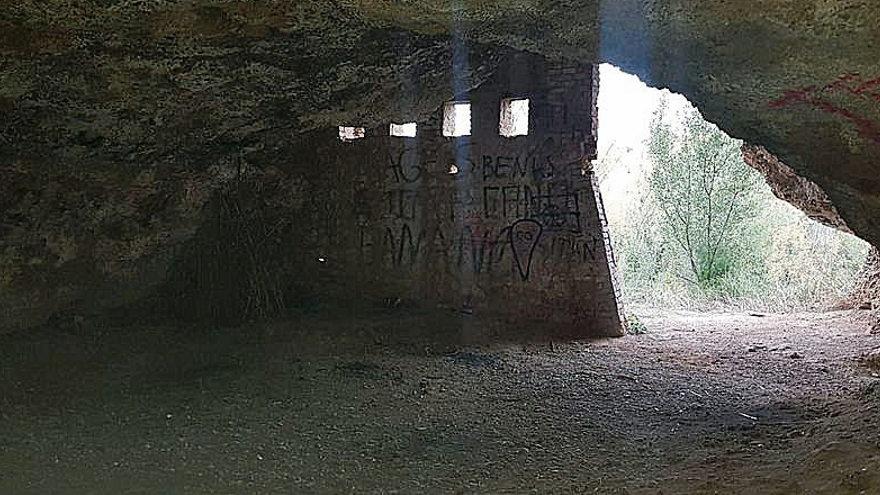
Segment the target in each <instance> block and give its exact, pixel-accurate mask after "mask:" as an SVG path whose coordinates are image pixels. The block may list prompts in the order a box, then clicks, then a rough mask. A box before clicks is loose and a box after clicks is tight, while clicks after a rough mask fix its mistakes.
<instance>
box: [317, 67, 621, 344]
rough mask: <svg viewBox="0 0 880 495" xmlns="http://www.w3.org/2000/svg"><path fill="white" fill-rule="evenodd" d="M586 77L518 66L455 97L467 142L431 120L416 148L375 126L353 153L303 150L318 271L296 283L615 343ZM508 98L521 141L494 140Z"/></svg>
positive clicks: (570, 70)
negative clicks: (524, 110) (517, 102)
mask: <svg viewBox="0 0 880 495" xmlns="http://www.w3.org/2000/svg"><path fill="white" fill-rule="evenodd" d="M597 75H598V74H597V70H596V68H595V67H594V66H591V65H583V66H580V65H574V64H560V63H553V62H547V61H545V60H543V59H540V58H536V57H529V56H518V57H516V58H514V59H511V60H510V61H509V62H508V63H507V64H505V65H504V66H503V67H502V69H501V70H500V71H499V73H498V74H497V75H496V76H495V77H494V78H493V79H492V80H491V81H490V82H488V83H486V84H484V85H482V86H481V87H479V88H476V89H474V90H472V91H470V92H468V93H466V94H459V95H455V99H456V100H467V101H470V103H471V105H472V107H471V109H472V134H471V135H470V136H462V137H456V138H450V137H445V136H443V133H442V125H443V109H442V108H441V109H438V110H437V112H435V113H434V114H433V115H432V116H431V117H430V118H428V119H426V120H425V121H423V122H419V127H418V134H417V137H415V138H401V137H392V136H388V129H387V127H383V128H379V129H368V130H367V132H366V137H365V138H363V139H358V140H355V141H352V142H341V141H339V140H338V139H334V137H333V136H331V135H330V134H327V135H323V136H321V137H318V138H315V141H316V143H315V147H314V149H313V150H309V151H307V152H304V154H305V155H306V156H309V157H310V158H308V159H309V160H311V162H312V163H313V165H312V166H311V179H310V183H311V194H312V195H313V198H312V200H311V203H313V208H312V209H311V211H310V212H309V214H308V215H305V218H304V222H305V223H306V225H305V226H304V229H303V232H304V243H303V246H301V249H302V248H303V247H304V249H305V252H304V253H303V255H302V257H303V258H304V259H306V260H307V263H315V262H317V263H319V266H315V267H314V270H312V271H311V273H310V274H308V275H304V276H309V277H316V278H317V279H320V280H323V281H324V283H322V285H323V286H324V288H325V289H326V288H327V287H330V286H332V287H333V289H332V291H333V292H336V293H341V294H343V295H345V296H346V297H357V298H368V299H369V298H373V299H377V300H379V299H386V298H388V299H395V300H396V299H401V300H402V301H412V302H415V303H418V304H420V305H429V306H434V305H439V306H444V307H449V308H452V309H456V310H463V311H465V312H466V313H468V314H473V315H474V316H481V315H491V316H501V317H504V318H506V319H514V320H517V321H542V322H547V323H550V324H552V325H553V326H555V327H558V328H560V329H565V330H566V333H569V334H574V335H619V334H620V333H621V332H622V331H623V330H622V329H623V323H622V318H621V316H620V313H619V305H618V302H617V297H616V286H615V285H616V284H615V281H614V272H613V255H612V254H611V251H610V244H609V242H608V236H607V225H606V224H605V222H604V221H603V218H604V216H603V215H602V214H601V213H600V212H601V200H600V199H599V197H598V196H597V192H598V191H597V189H596V186H595V184H594V181H593V178H592V174H591V173H590V170H589V160H591V159H593V158H595V154H596V131H597V129H596V127H597V125H596V124H597V114H596V90H597V88H598V79H597ZM511 97H515V98H528V99H529V100H530V115H529V134H528V135H526V136H519V137H514V138H507V137H503V136H501V135H500V134H499V115H500V106H501V100H502V99H503V98H511ZM354 124H356V123H354ZM334 132H335V131H334ZM453 165H454V166H455V167H454V168H455V169H457V173H454V174H453V173H450V168H451V166H453ZM319 258H320V259H321V260H323V261H318V259H319ZM609 262H612V264H610V263H609Z"/></svg>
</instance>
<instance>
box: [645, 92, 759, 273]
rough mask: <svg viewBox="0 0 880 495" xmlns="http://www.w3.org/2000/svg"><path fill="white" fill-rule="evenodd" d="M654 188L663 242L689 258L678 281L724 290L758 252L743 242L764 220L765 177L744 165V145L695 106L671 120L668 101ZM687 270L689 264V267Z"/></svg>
mask: <svg viewBox="0 0 880 495" xmlns="http://www.w3.org/2000/svg"><path fill="white" fill-rule="evenodd" d="M647 144H648V155H649V157H650V159H651V161H652V162H653V166H652V168H651V171H650V175H649V177H648V186H649V190H650V192H651V194H652V195H653V198H654V200H655V202H656V205H657V207H658V208H659V210H660V211H661V212H662V219H663V222H662V225H661V230H663V231H664V235H663V238H664V239H666V240H668V241H671V243H672V246H671V247H672V248H673V249H675V250H676V251H678V254H680V255H681V256H667V261H678V262H679V263H678V265H679V266H678V267H676V268H678V269H677V270H676V272H675V273H676V275H677V276H678V277H680V278H681V279H682V280H685V281H687V282H688V283H689V284H691V285H693V286H696V287H699V288H701V289H711V288H714V287H717V285H718V284H719V282H721V281H722V280H723V279H724V277H725V276H727V274H728V273H729V272H730V271H731V270H734V269H736V268H737V267H738V266H742V261H744V260H746V259H748V258H749V257H750V255H751V252H750V251H754V250H755V249H754V248H755V247H754V246H751V245H750V243H749V242H743V240H744V238H745V237H746V236H745V235H744V234H745V230H747V228H748V224H749V221H750V220H752V219H754V218H755V217H757V216H758V215H759V214H760V207H759V206H758V204H759V202H758V201H756V195H757V194H759V193H760V186H761V176H760V174H758V173H757V172H756V171H754V170H752V169H750V168H748V167H746V166H743V164H742V156H741V154H740V150H739V147H740V143H739V142H738V141H736V140H733V139H730V137H728V136H727V135H726V134H724V132H722V131H721V130H720V129H718V128H717V127H716V126H715V125H713V124H711V123H709V122H706V121H705V120H703V118H702V116H701V115H700V113H699V112H698V111H697V110H696V109H695V108H693V107H691V108H688V109H685V110H683V111H682V113H681V115H679V116H678V118H677V119H674V120H671V119H669V118H668V104H667V102H666V99H665V98H664V99H663V100H662V102H661V104H660V106H659V107H658V108H657V110H656V111H655V113H654V118H653V120H652V122H651V136H650V138H649V139H648V143H647ZM681 265H683V266H681Z"/></svg>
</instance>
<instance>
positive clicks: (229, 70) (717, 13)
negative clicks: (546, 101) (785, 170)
mask: <svg viewBox="0 0 880 495" xmlns="http://www.w3.org/2000/svg"><path fill="white" fill-rule="evenodd" d="M512 50H513V51H515V50H526V51H530V52H535V53H539V54H543V55H545V56H548V57H551V58H553V57H567V58H571V59H576V60H578V61H581V62H595V61H607V62H611V63H614V64H616V65H619V66H620V67H622V68H623V69H625V70H628V71H630V72H633V73H636V74H638V75H639V76H640V77H641V78H642V79H644V80H645V81H646V82H647V83H649V84H651V85H654V86H661V87H669V88H670V89H672V90H674V91H678V92H681V93H684V94H685V95H686V96H688V98H690V99H691V100H692V101H693V102H694V103H695V104H696V105H697V106H698V107H699V108H700V109H701V111H702V112H703V114H704V115H705V116H706V117H707V118H708V119H709V120H712V121H714V122H716V123H718V124H719V125H720V126H721V127H722V128H724V129H725V130H727V131H728V132H729V133H730V134H732V135H733V136H735V137H738V138H742V139H744V140H746V141H747V142H752V143H757V144H760V145H762V146H764V147H765V148H766V150H768V152H769V153H772V154H773V155H774V156H776V157H778V158H779V159H780V160H781V162H783V163H785V164H787V165H788V166H789V167H790V170H791V171H792V172H793V173H794V174H796V175H798V176H801V177H804V178H806V179H808V180H809V181H811V182H813V183H815V184H817V185H818V186H819V187H820V188H821V189H822V190H824V191H825V193H826V194H827V197H828V199H829V200H830V202H831V204H833V206H834V207H835V208H836V210H837V212H838V213H839V215H840V218H841V219H842V221H843V222H844V223H845V224H846V225H847V226H848V227H849V228H850V229H851V230H852V231H853V232H855V233H856V234H858V235H859V236H861V237H862V238H864V239H866V240H868V241H870V242H872V243H873V244H875V245H877V244H880V131H878V127H880V9H877V8H876V5H873V2H865V1H864V0H807V1H803V0H798V1H794V0H782V1H775V2H765V1H759V0H742V1H738V2H729V1H721V0H708V1H707V0H669V1H664V2H655V1H649V0H604V1H598V0H595V1H578V2H571V1H568V0H540V1H539V0H517V1H515V2H510V1H501V0H483V1H480V2H458V1H453V0H441V1H436V0H431V1H429V0H414V1H409V2H396V1H395V2H392V1H389V0H355V1H346V2H334V1H330V0H311V1H305V2H299V1H296V2H295V1H284V2H270V1H268V0H266V1H233V0H218V1H214V2H211V3H205V2H195V1H183V0H179V1H174V0H142V1H134V0H109V1H108V0H103V1H97V0H81V1H78V2H71V1H68V0H20V1H17V2H7V3H6V4H5V5H3V7H2V8H0V115H2V116H3V117H4V118H3V119H2V120H0V170H2V174H3V181H2V182H3V184H2V185H0V205H2V208H3V210H2V212H0V218H2V224H0V229H2V234H3V236H2V239H3V240H2V245H0V256H2V258H0V308H2V313H0V327H2V328H4V329H8V328H12V327H16V328H18V327H21V326H28V325H31V324H36V323H39V322H40V321H42V320H44V319H45V317H46V316H47V315H48V314H50V313H52V312H55V311H59V310H62V309H64V308H66V307H69V306H73V307H74V309H76V308H79V307H81V306H89V307H91V306H94V307H95V308H101V307H105V306H107V305H110V306H113V305H118V304H121V303H124V302H125V301H128V300H131V299H137V298H139V297H141V296H142V295H143V294H144V293H145V292H149V291H150V290H153V289H155V288H156V287H158V286H159V285H161V282H160V281H161V280H163V279H165V278H167V275H168V270H169V269H170V268H169V267H171V266H172V265H173V263H172V260H173V259H174V258H175V256H177V255H178V254H179V252H180V249H181V248H182V246H184V245H185V244H186V243H188V242H190V241H191V240H192V236H193V235H194V233H195V232H197V231H198V229H199V228H200V227H201V226H204V225H206V224H207V223H208V220H209V219H210V218H211V215H214V214H215V213H206V212H216V211H217V210H216V208H206V206H205V205H208V204H209V202H210V201H211V200H210V198H211V197H216V195H217V194H219V193H221V192H222V191H224V190H226V189H227V188H228V187H230V185H229V184H230V183H231V182H230V181H231V177H235V176H236V175H237V174H239V172H238V171H239V170H240V169H241V167H240V165H241V164H246V167H245V168H246V169H247V170H249V172H248V173H250V174H251V176H252V177H266V178H267V179H266V180H268V181H282V182H287V181H289V183H290V184H291V188H294V185H295V184H296V181H297V175H298V173H299V172H298V170H299V171H301V170H302V168H303V167H308V164H296V163H295V162H296V160H295V155H292V153H295V150H296V149H297V147H298V146H302V145H303V144H302V143H297V141H298V140H300V139H303V138H304V136H306V135H307V133H308V132H312V131H315V130H317V129H323V128H328V127H332V126H335V125H338V124H352V125H363V126H366V127H373V126H378V125H385V124H386V123H387V122H389V121H409V120H416V119H419V118H424V117H425V116H427V115H430V114H431V112H432V111H434V110H435V109H436V108H437V107H438V105H440V104H441V103H442V102H443V101H444V100H447V99H449V98H451V97H453V96H454V95H455V94H456V93H460V92H462V91H465V90H467V89H468V88H473V87H475V86H477V85H478V84H479V83H481V82H483V81H485V80H486V79H487V78H488V77H489V76H490V75H491V74H492V73H493V72H494V71H495V70H497V67H498V64H499V60H500V59H501V58H502V57H503V56H504V54H506V53H509V52H510V51H512ZM600 132H601V128H600ZM233 170H234V171H235V172H232V171H233ZM271 170H284V171H285V172H284V173H283V174H281V175H278V174H276V173H274V172H268V171H271ZM786 177H789V175H786ZM258 189H259V188H258ZM820 203H821V204H822V205H824V206H822V207H821V208H820V210H825V209H827V206H828V204H827V203H825V202H824V200H822V201H821V202H820ZM77 301H80V302H77Z"/></svg>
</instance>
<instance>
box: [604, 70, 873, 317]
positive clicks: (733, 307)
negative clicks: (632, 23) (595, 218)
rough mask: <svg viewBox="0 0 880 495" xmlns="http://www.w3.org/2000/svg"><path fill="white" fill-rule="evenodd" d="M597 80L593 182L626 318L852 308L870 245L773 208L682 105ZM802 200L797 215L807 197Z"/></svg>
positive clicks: (730, 147) (753, 176) (763, 180)
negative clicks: (665, 313)
mask: <svg viewBox="0 0 880 495" xmlns="http://www.w3.org/2000/svg"><path fill="white" fill-rule="evenodd" d="M600 71H601V79H602V88H601V91H600V94H599V120H600V123H601V124H600V129H601V132H600V133H599V154H600V156H599V159H598V160H597V161H596V162H595V164H594V172H595V173H596V175H597V177H598V180H599V185H600V189H601V191H602V195H603V202H604V207H605V212H606V214H607V217H608V221H609V225H610V230H611V236H612V239H613V241H614V248H615V254H616V261H617V268H618V271H619V276H620V279H621V286H622V295H623V300H624V306H625V307H627V308H628V310H629V311H630V312H634V314H636V315H637V313H638V312H639V311H645V312H649V313H650V312H651V311H652V310H654V311H656V310H659V309H665V310H689V311H727V312H752V313H802V312H815V311H826V310H831V309H834V308H841V307H844V306H846V305H847V304H848V302H847V299H848V297H849V296H850V294H851V292H852V291H853V289H854V283H855V282H856V277H857V274H858V273H859V270H860V269H862V268H863V266H864V264H865V260H866V256H867V254H868V250H869V248H870V246H869V244H868V243H866V242H864V241H862V240H860V239H858V238H857V237H855V236H854V235H853V234H852V233H851V232H850V231H849V230H848V229H847V228H845V227H842V228H841V227H838V228H833V227H830V226H827V225H823V224H822V223H820V222H819V221H817V220H813V219H811V218H809V217H808V216H807V215H806V214H805V213H804V212H803V211H801V210H799V209H798V208H797V207H796V206H793V205H792V204H790V203H788V202H786V201H784V200H783V199H780V198H779V197H777V196H775V195H774V193H773V191H772V190H771V185H770V184H768V181H772V180H774V179H775V180H777V181H778V180H779V179H778V178H774V177H771V176H769V175H768V176H767V177H765V176H763V175H762V174H761V172H760V168H758V167H755V168H753V167H751V166H749V164H747V163H746V159H745V158H744V153H745V152H744V147H743V144H742V142H740V141H738V140H736V139H733V138H731V137H730V136H728V135H727V134H726V133H724V132H723V131H722V130H720V129H718V128H717V127H716V126H714V125H713V124H711V123H708V122H706V121H705V120H704V119H703V117H702V115H701V114H700V112H699V111H698V110H697V109H696V108H695V107H694V106H693V105H692V104H691V103H690V102H688V101H687V99H685V98H684V97H683V96H681V95H678V94H673V93H671V92H669V91H667V90H658V89H653V88H649V87H648V86H646V85H645V84H643V83H642V82H641V81H639V80H638V78H637V77H635V76H632V75H628V74H626V73H624V72H622V71H621V70H620V69H618V68H616V67H614V66H612V65H608V64H606V65H602V66H601V69H600ZM801 180H803V179H801ZM773 186H774V187H776V189H777V190H780V189H782V190H797V188H798V185H797V182H794V181H792V182H790V183H781V184H774V185H773ZM804 189H806V188H804ZM793 194H794V193H790V194H789V196H792V195H793ZM800 194H801V196H802V199H801V202H802V203H804V202H806V201H807V199H806V198H808V195H812V194H814V192H813V190H804V191H802V192H801V193H800ZM789 199H790V200H793V202H795V203H797V199H798V198H797V196H794V197H793V199H792V198H791V197H790V198H789ZM837 222H838V224H839V223H840V222H841V221H839V220H838V221H837ZM825 223H826V224H827V223H831V222H830V221H828V220H825ZM635 319H636V320H638V316H636V317H635Z"/></svg>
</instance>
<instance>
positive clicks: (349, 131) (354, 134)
mask: <svg viewBox="0 0 880 495" xmlns="http://www.w3.org/2000/svg"><path fill="white" fill-rule="evenodd" d="M366 135H367V133H366V131H365V130H364V128H363V127H345V126H339V139H340V141H343V142H349V141H354V140H355V139H363V138H364V136H366Z"/></svg>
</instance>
